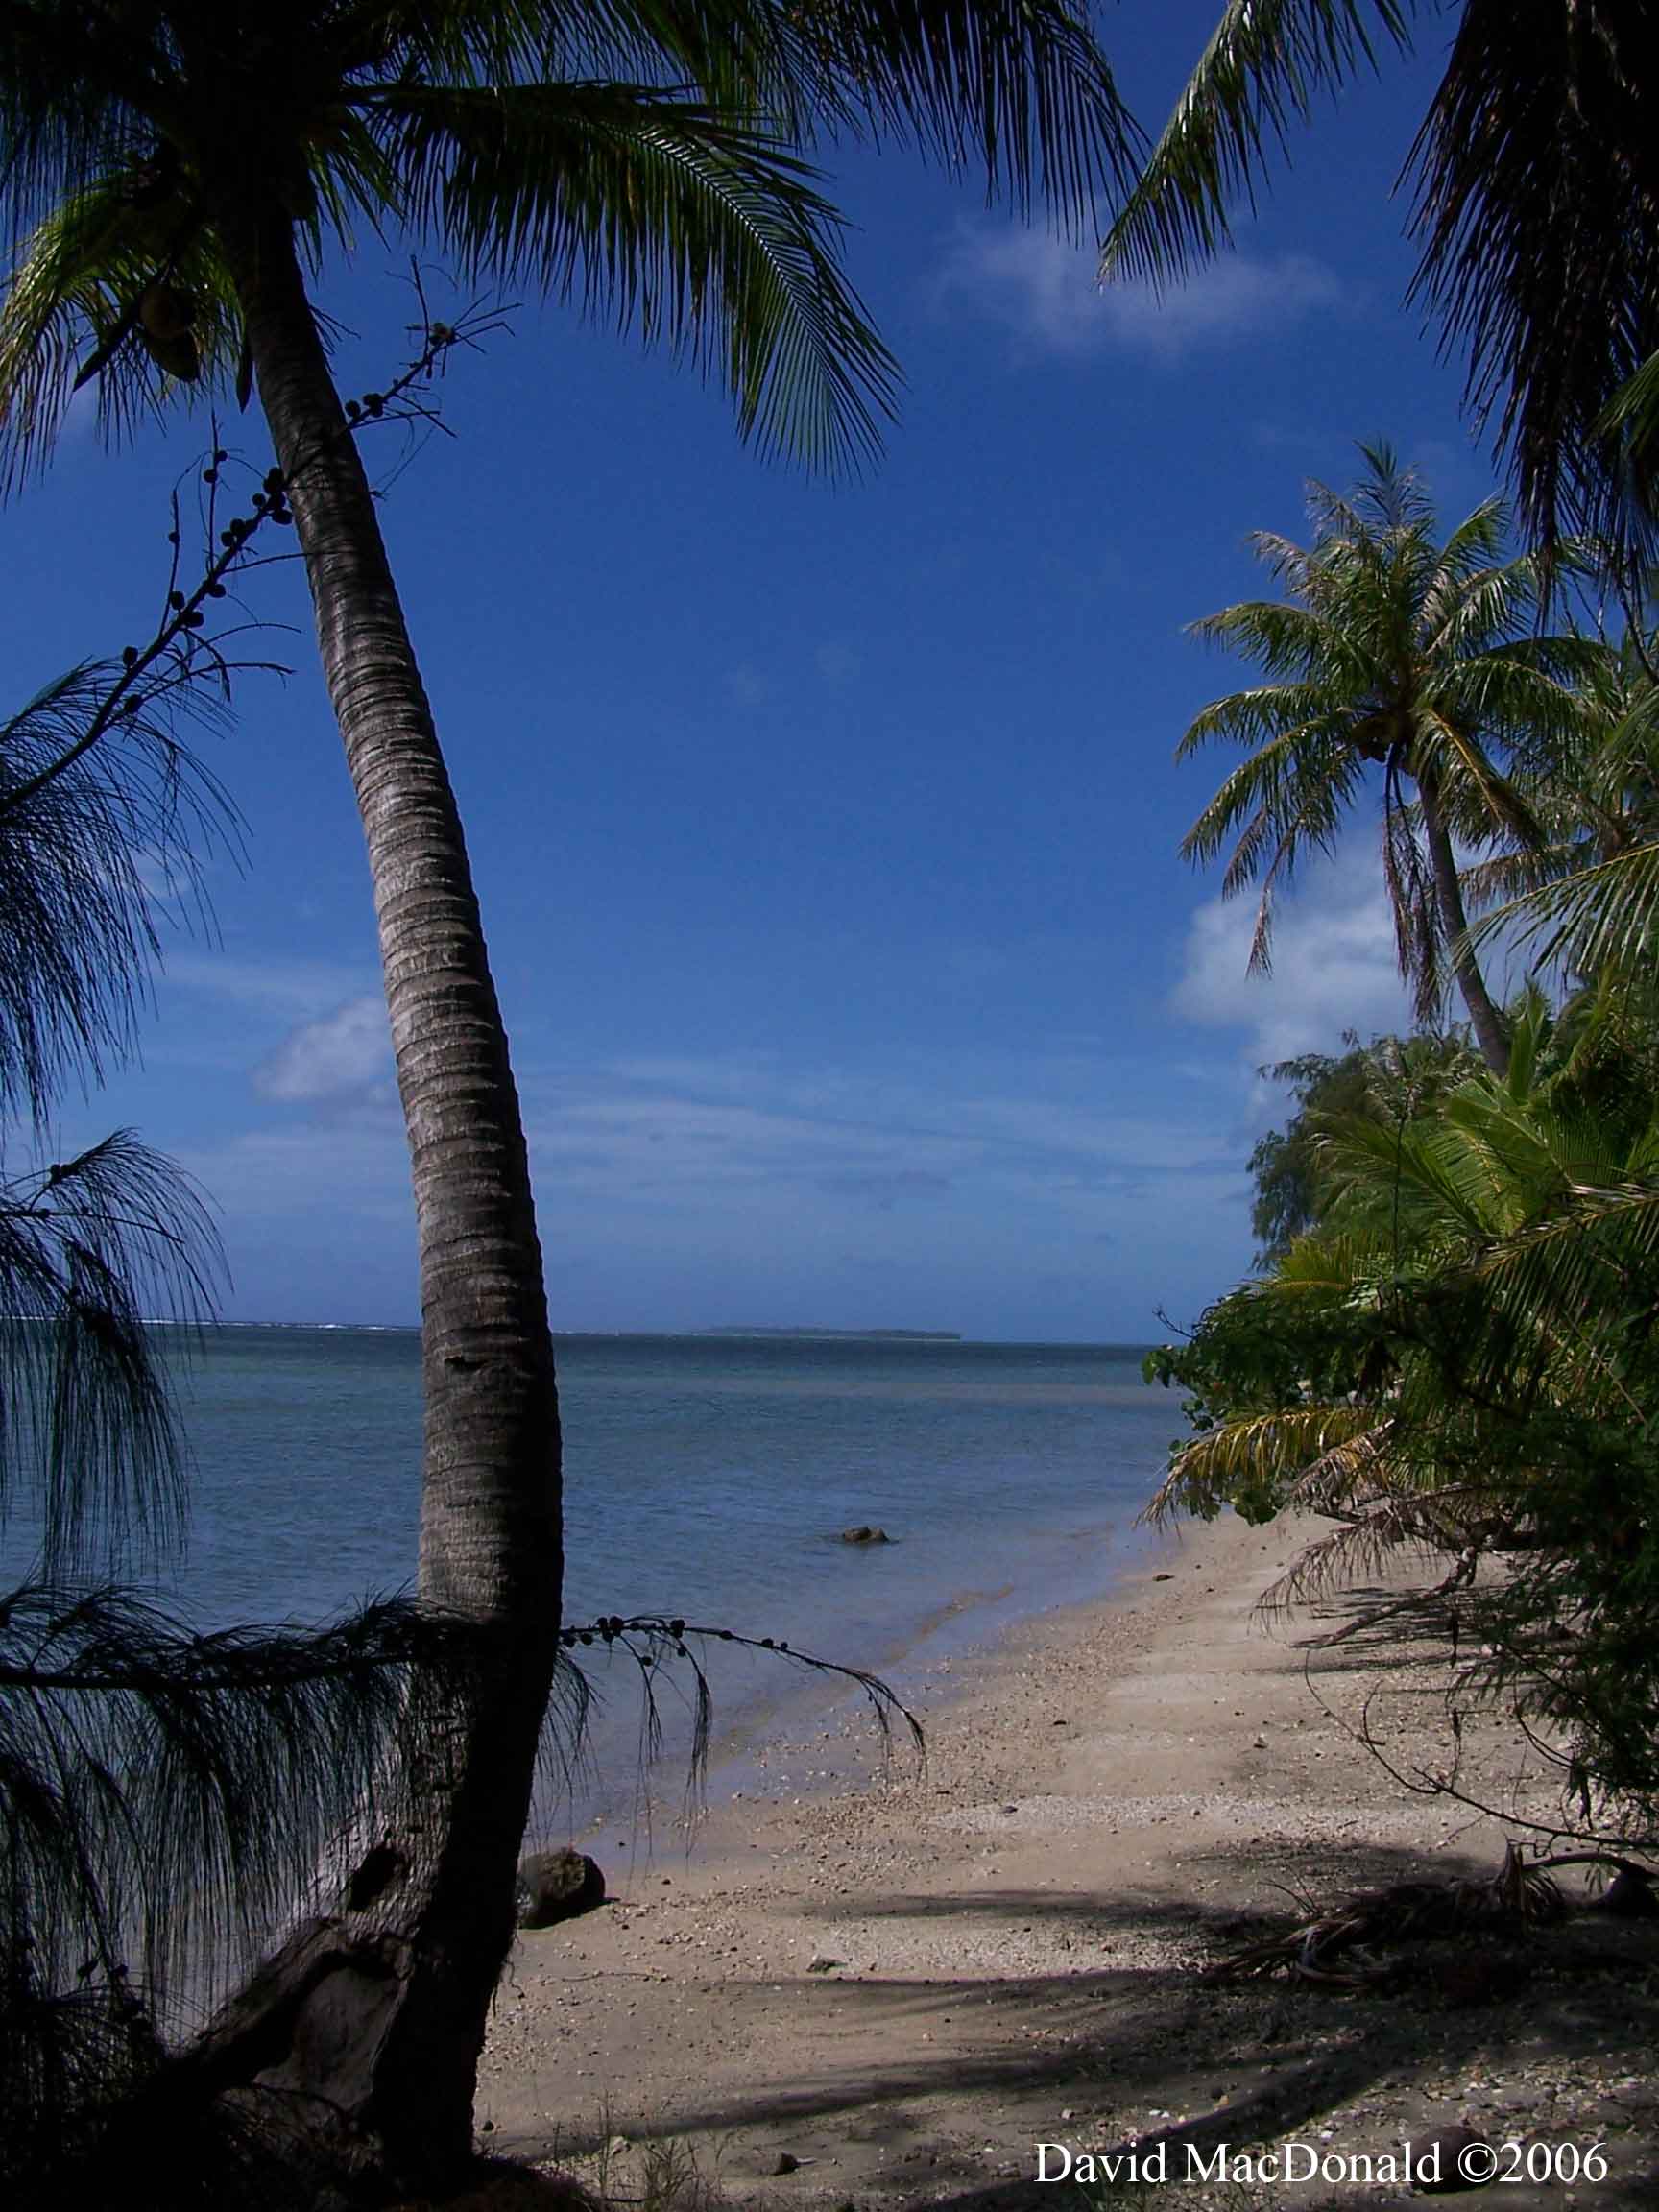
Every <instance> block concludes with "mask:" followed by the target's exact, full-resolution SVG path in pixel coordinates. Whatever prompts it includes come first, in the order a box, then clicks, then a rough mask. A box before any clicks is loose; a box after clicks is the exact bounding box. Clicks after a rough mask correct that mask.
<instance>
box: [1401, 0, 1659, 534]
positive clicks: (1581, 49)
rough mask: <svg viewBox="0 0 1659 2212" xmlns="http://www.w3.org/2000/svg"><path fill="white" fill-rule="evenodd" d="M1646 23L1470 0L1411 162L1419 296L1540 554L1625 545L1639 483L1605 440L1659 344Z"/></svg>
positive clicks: (1656, 194)
mask: <svg viewBox="0 0 1659 2212" xmlns="http://www.w3.org/2000/svg"><path fill="white" fill-rule="evenodd" d="M1650 36H1651V25H1650V23H1649V22H1648V21H1647V10H1646V9H1645V8H1642V7H1630V6H1627V5H1623V0H1587V4H1586V5H1585V6H1583V7H1579V8H1573V9H1562V8H1556V7H1546V6H1530V7H1527V8H1522V9H1518V8H1517V7H1516V6H1515V5H1513V4H1512V0H1466V4H1465V6H1464V7H1463V10H1462V13H1461V18H1460V21H1459V25H1458V30H1457V35H1456V37H1455V41H1454V43H1453V47H1452V52H1451V57H1450V60H1449V61H1448V64H1447V68H1446V73H1445V77H1444V79H1443V80H1442V83H1441V84H1440V88H1439V90H1438V92H1437V93H1436V95H1435V98H1434V102H1433V105H1432V107H1431V109H1430V112H1429V115H1428V118H1427V120H1426V121H1425V123H1424V126H1423V129H1422V132H1421V133H1420V134H1419V137H1418V140H1417V143H1416V146H1415V148H1414V149H1413V154H1412V163H1411V165H1412V170H1413V173H1414V177H1415V191H1416V204H1415V212H1414V217H1413V228H1414V231H1415V234H1416V235H1417V237H1418V238H1419V239H1420V240H1421V241H1422V246H1423V256H1422V262H1421V265H1420V268H1419V271H1418V275H1417V277H1416V279H1415V282H1414V286H1413V292H1414V295H1415V296H1417V297H1420V298H1422V299H1425V300H1427V301H1429V303H1430V304H1431V306H1432V307H1433V308H1434V309H1435V310H1436V311H1437V313H1438V314H1439V316H1440V319H1441V324H1442V326H1443V328H1444V330H1445V332H1446V336H1447V340H1448V342H1449V343H1451V344H1455V345H1457V346H1459V347H1461V348H1462V349H1465V350H1466V351H1467V354H1468V359H1469V397H1470V400H1471V402H1472V404H1473V405H1474V406H1475V407H1476V408H1477V410H1478V411H1479V413H1480V414H1481V415H1483V416H1484V415H1485V414H1487V413H1488V412H1492V411H1495V412H1496V414H1497V418H1498V435H1499V442H1500V445H1501V446H1502V447H1503V448H1505V449H1507V450H1508V451H1510V452H1511V453H1512V454H1513V457H1514V461H1515V465H1516V469H1517V475H1518V479H1519V487H1520V495H1521V501H1522V506H1523V509H1524V512H1525V515H1526V517H1527V523H1528V525H1529V527H1530V528H1531V530H1532V532H1533V534H1534V536H1535V538H1536V539H1537V541H1539V542H1540V543H1541V544H1542V545H1543V547H1544V548H1545V550H1546V552H1547V553H1548V552H1550V551H1551V550H1552V549H1553V548H1554V547H1555V546H1556V545H1557V544H1558V542H1559V541H1560V540H1561V539H1562V537H1563V536H1565V535H1566V534H1567V532H1568V530H1569V529H1570V528H1572V527H1575V526H1589V527H1599V528H1602V529H1611V530H1613V531H1614V532H1615V533H1618V532H1619V531H1621V530H1623V531H1628V530H1629V529H1631V528H1632V527H1635V528H1636V529H1637V530H1638V532H1639V531H1640V527H1641V526H1640V523H1639V522H1638V521H1637V520H1636V517H1635V515H1634V514H1633V512H1632V509H1631V506H1630V500H1629V494H1630V493H1631V492H1634V493H1635V494H1636V505H1637V507H1638V508H1640V506H1641V505H1642V504H1643V503H1645V501H1646V499H1647V496H1648V494H1649V493H1650V490H1651V485H1650V482H1649V472H1648V471H1647V469H1646V464H1643V465H1642V466H1641V467H1638V468H1637V469H1635V470H1634V481H1633V482H1632V480H1631V475H1630V474H1629V473H1627V470H1628V466H1629V460H1630V456H1629V455H1628V454H1626V455H1625V456H1624V457H1623V458H1621V456H1620V455H1619V454H1618V452H1617V449H1616V448H1610V447H1609V445H1608V442H1607V440H1606V438H1605V436H1604V433H1603V430H1602V423H1603V421H1604V418H1605V415H1606V411H1607V410H1608V408H1609V405H1610V403H1612V402H1614V401H1615V399H1616V396H1617V394H1618V393H1619V391H1620V389H1621V388H1622V387H1623V386H1624V385H1626V384H1627V382H1628V381H1629V379H1630V378H1631V377H1632V376H1634V375H1635V374H1636V373H1638V372H1639V370H1640V369H1641V366H1642V364H1643V363H1644V362H1645V361H1646V360H1647V359H1648V358H1649V357H1650V356H1651V355H1652V353H1653V352H1654V350H1655V349H1656V347H1659V304H1656V303H1659V230H1656V228H1655V225H1654V222H1653V211H1654V207H1655V205H1656V204H1659V189H1656V188H1659V167H1656V164H1655V161H1654V157H1653V155H1652V151H1651V148H1652V135H1653V134H1652V129H1651V118H1650V116H1649V115H1648V113H1647V107H1646V99H1647V74H1648V71H1647V62H1648V42H1649V39H1650Z"/></svg>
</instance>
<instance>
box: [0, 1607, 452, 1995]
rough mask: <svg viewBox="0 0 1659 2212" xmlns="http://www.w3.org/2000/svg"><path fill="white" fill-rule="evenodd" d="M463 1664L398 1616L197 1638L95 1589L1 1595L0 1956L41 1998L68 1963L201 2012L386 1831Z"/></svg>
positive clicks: (177, 1623)
mask: <svg viewBox="0 0 1659 2212" xmlns="http://www.w3.org/2000/svg"><path fill="white" fill-rule="evenodd" d="M466 1665H467V1647H466V1641H465V1638H464V1636H463V1635H462V1632H461V1631H460V1630H459V1629H457V1628H451V1627H449V1626H448V1625H446V1624H445V1623H442V1622H439V1621H434V1620H433V1619H431V1618H430V1617H427V1616H424V1615H422V1614H421V1612H420V1611H418V1610H417V1609H416V1608H415V1607H414V1606H412V1605H410V1604H408V1603H405V1602H402V1601H392V1602H384V1603H376V1604H373V1605H371V1606H369V1607H367V1608H366V1609H364V1610H363V1611H361V1612H359V1613H357V1614H355V1615H352V1616H350V1617H349V1618H348V1619H346V1620H343V1621H341V1622H339V1623H334V1624H333V1625H331V1626H329V1627H326V1628H323V1629H319V1630H315V1631H305V1630H298V1629H294V1630H289V1629H253V1628H238V1629H229V1630H224V1631H220V1632H218V1633H215V1634H199V1633H197V1632H195V1631H194V1630H193V1629H192V1628H191V1627H190V1625H189V1624H188V1623H186V1622H184V1621H182V1620H180V1619H179V1618H178V1617H176V1616H175V1615H172V1614H170V1613H168V1612H166V1611H165V1610H164V1609H162V1608H160V1607H157V1606H156V1605H153V1604H149V1603H146V1602H144V1601H143V1600H141V1599H136V1598H134V1597H132V1596H131V1595H128V1594H126V1593H123V1592H120V1591H117V1590H114V1589H110V1588H102V1587H100V1588H92V1589H84V1588H75V1587H66V1586H62V1585H56V1584H53V1583H51V1582H47V1581H39V1582H31V1583H26V1584H23V1585H20V1586H19V1587H17V1588H15V1589H13V1590H12V1591H10V1592H9V1593H7V1594H6V1595H5V1596H4V1598H3V1599H0V1820H3V1823H4V1827H5V1832H6V1834H7V1836H8V1839H9V1844H8V1853H9V1856H8V1863H7V1879H6V1883H5V1885H4V1890H3V1893H0V1950H3V1951H4V1952H5V1954H6V1956H7V1958H8V1959H9V1960H16V1959H17V1957H18V1955H19V1953H20V1951H23V1950H26V1951H27V1955H28V1958H29V1961H30V1969H31V1974H32V1976H33V1978H34V1979H35V1981H36V1984H37V1985H41V1986H44V1987H48V1988H59V1989H68V1988H73V1987H74V1986H75V1984H76V1981H77V1978H78V1975H80V1973H81V1971H82V1969H83V1968H84V1967H85V1968H88V1969H89V1970H90V1971H92V1972H95V1973H96V1974H97V1975H98V1977H99V1979H100V1981H101V1982H102V1983H104V1984H108V1983H109V1982H111V1981H121V1980H130V1981H131V1984H132V1986H133V1987H134V1989H137V1988H142V1989H143V1990H144V1991H145V1992H146V1999H147V2002H155V2001H157V2000H159V1999H161V1998H162V1997H164V1995H165V1992H166V1991H167V1990H168V1989H169V1988H170V1987H179V1986H180V1984H183V1985H184V1986H185V1987H186V1988H188V1989H189V1990H190V1991H191V1992H192V1993H193V1995H194V1998H195V2000H196V2001H197V2002H200V2001H201V1999H202V1998H203V1997H204V1996H205V1995H206V1994H207V1993H208V1991H209V1988H210V1986H211V1983H212V1980H213V1979H215V1978H217V1977H218V1976H221V1975H223V1974H224V1973H226V1972H227V1971H228V1970H230V1969H232V1968H233V1967H234V1966H236V1965H239V1964H245V1963H246V1962H247V1960H248V1958H249V1956H250V1953H251V1951H252V1949H253V1947H254V1946H256V1945H257V1943H258V1941H259V1939H260V1937H261V1936H263V1935H268V1934H269V1932H270V1930H271V1927H272V1924H273V1922H274V1920H275V1918H276V1916H277V1915H279V1914H283V1913H286V1912H288V1911H291V1910H292V1909H293V1904H294V1900H295V1897H296V1896H297V1895H298V1894H301V1893H302V1892H303V1890H304V1888H305V1887H306V1885H307V1883H308V1881H309V1880H310V1879H312V1878H313V1877H315V1876H318V1875H319V1874H321V1875H322V1876H323V1877H324V1878H325V1879H326V1870H327V1864H328V1852H329V1847H330V1846H331V1845H334V1844H337V1843H338V1842H339V1841H340V1840H341V1839H342V1838H343V1836H344V1835H345V1834H346V1832H347V1830H348V1828H349V1827H353V1828H354V1829H356V1830H358V1831H360V1830H361V1829H362V1827H363V1826H364V1824H365V1822H369V1823H371V1824H372V1823H373V1820H374V1818H375V1817H376V1816H377V1815H379V1816H387V1815H389V1814H390V1811H391V1809H392V1797H391V1795H390V1794H389V1793H394V1792H396V1791H397V1788H398V1787H399V1786H400V1775H401V1773H402V1772H403V1770H404V1769H405V1767H406V1766H407V1760H408V1754H409V1753H411V1752H413V1751H414V1750H415V1749H416V1747H417V1746H419V1747H420V1748H421V1752H422V1754H423V1755H424V1756H426V1757H431V1756H433V1755H434V1752H435V1749H436V1746H437V1745H438V1744H439V1743H441V1742H442V1737H443V1730H442V1719H443V1714H444V1712H445V1708H446V1703H447V1701H448V1700H449V1699H450V1698H451V1697H452V1696H453V1695H455V1692H456V1688H457V1685H458V1684H459V1683H460V1682H461V1681H462V1680H463V1679H464V1678H465V1673H466ZM395 1743H397V1744H401V1745H402V1746H403V1753H404V1756H403V1757H400V1758H398V1757H392V1756H389V1752H390V1748H391V1746H393V1745H394V1744H395ZM180 1993H183V1991H182V1990H181V1992H180Z"/></svg>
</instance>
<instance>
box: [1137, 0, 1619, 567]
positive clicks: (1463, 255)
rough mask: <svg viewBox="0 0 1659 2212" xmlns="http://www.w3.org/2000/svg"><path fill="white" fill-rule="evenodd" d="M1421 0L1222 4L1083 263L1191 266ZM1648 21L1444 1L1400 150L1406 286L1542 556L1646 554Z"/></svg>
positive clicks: (1160, 277) (1517, 2) (1171, 270)
mask: <svg viewBox="0 0 1659 2212" xmlns="http://www.w3.org/2000/svg"><path fill="white" fill-rule="evenodd" d="M1424 12H1430V11H1427V10H1425V9H1424V8H1423V7H1422V6H1421V0H1228V4H1227V5H1226V6H1225V7H1224V8H1223V9H1222V11H1221V14H1220V17H1219V20H1218V22H1217V25H1216V28H1215V31H1214V36H1212V38H1211V40H1210V42H1209V44H1208V46H1207V47H1206V49H1205V51H1204V53H1203V55H1202V57H1201V58H1200V60H1199V61H1198V63H1197V66H1196V67H1195V69H1194V71H1193V74H1192V76H1191V78H1190V81H1189V83H1188V84H1187V86H1186V89H1185V90H1184V91H1183V93H1182V95H1181V98H1180V100H1179V101H1178V102H1177V104H1176V107H1175V109H1174V112H1173V114H1172V115H1171V117H1170V119H1169V122H1168V124H1167V126H1166V129H1165V131H1164V132H1163V134H1162V136H1161V137H1160V139H1159V141H1158V143H1157V145H1156V147H1155V149H1154V150H1153V153H1152V155H1151V157H1150V159H1149V160H1148V161H1147V163H1146V165H1145V167H1144V170H1143V171H1142V178H1141V181H1140V183H1139V185H1138V187H1137V189H1136V191H1135V192H1134V194H1133V195H1132V196H1131V198H1130V200H1129V201H1128V203H1127V204H1126V206H1125V207H1124V209H1123V211H1122V213H1121V214H1120V216H1119V218H1118V221H1117V223H1116V224H1115V226H1114V228H1113V229H1112V231H1111V232H1110V234H1109V236H1108V238H1107V240H1106V245H1105V249H1104V257H1103V273H1104V274H1105V275H1107V276H1141V277H1144V278H1147V279H1149V280H1150V281H1152V282H1153V283H1156V284H1162V283H1166V282H1169V281H1171V280H1177V279H1179V278H1180V277H1182V276H1185V275H1186V274H1187V273H1188V272H1189V271H1190V270H1191V269H1192V268H1193V267H1194V266H1195V265H1197V264H1198V263H1200V262H1202V261H1204V260H1207V259H1208V258H1210V256H1211V255H1212V254H1214V252H1216V251H1217V249H1218V248H1220V247H1221V246H1223V245H1224V244H1226V243H1227V242H1228V239H1229V235H1230V213H1231V210H1232V208H1233V207H1234V206H1235V205H1236V204H1238V202H1240V201H1243V202H1245V203H1246V204H1248V203H1249V202H1250V201H1251V199H1252V197H1253V194H1254V192H1255V190H1256V187H1257V185H1258V184H1259V182H1260V181H1261V179H1262V174H1263V171H1264V170H1265V168H1266V165H1267V162H1268V160H1269V159H1270V157H1271V155H1272V153H1273V152H1274V151H1275V150H1277V149H1279V148H1282V147H1283V145H1284V143H1285V140H1286V135H1287V132H1288V127H1289V125H1290V124H1291V122H1292V121H1298V122H1306V121H1307V120H1308V118H1309V117H1310V115H1311V113H1312V111H1313V108H1314V106H1315V104H1316V102H1317V101H1318V100H1319V98H1320V96H1321V94H1323V93H1326V92H1331V91H1334V90H1335V89H1337V88H1338V87H1340V85H1342V84H1344V83H1345V82H1347V81H1348V80H1349V79H1351V78H1353V77H1355V76H1357V75H1358V74H1360V73H1361V72H1363V71H1367V70H1371V69H1375V68H1376V67H1378V65H1379V63H1380V61H1381V60H1382V59H1383V56H1384V55H1385V54H1386V53H1387V52H1388V50H1390V49H1396V50H1398V49H1400V48H1403V47H1404V46H1405V45H1406V44H1407V41H1408V38H1409V35H1410V29H1411V24H1412V20H1413V18H1414V17H1415V16H1416V15H1418V14H1420V13H1424ZM1653 35H1654V23H1653V9H1652V6H1651V0H1463V5H1462V9H1461V13H1460V17H1459V20H1458V25H1457V30H1456V35H1455V38H1454V40H1453V43H1452V47H1451V51H1450V54H1449V56H1448V59H1447V64H1446V71H1445V75H1444V76H1443V78H1442V79H1441V82H1440V84H1439V87H1438V89H1437V91H1436V92H1435V95H1434V98H1433V101H1432V103H1431V106H1430V108H1429V112H1428V114H1427V116H1426V117H1425V118H1424V120H1423V122H1422V124H1421V127H1420V128H1419V130H1418V132H1417V136H1416V139H1415V142H1414V144H1413V146H1412V148H1411V152H1410V155H1409V157H1408V159H1407V177H1408V179H1409V180H1410V182H1411V184H1412V186H1413V189H1414V193H1415V208H1414V214H1413V221H1412V230H1413V235H1414V236H1415V238H1416V239H1417V240H1418V242H1419V244H1420V246H1421V249H1422V258H1421V261H1420V264H1419V267H1418V271H1417V275H1416V278H1415V281H1414V286H1413V291H1414V294H1415V295H1416V296H1420V297H1421V298H1422V299H1423V300H1424V301H1426V302H1427V303H1428V304H1429V305H1430V306H1431V308H1432V309H1433V310H1434V311H1435V312H1436V313H1437V315H1438V317H1439V320H1440V325H1441V328H1442V330H1443V332H1444V334H1445V337H1446V341H1447V343H1448V344H1449V345H1451V346H1455V347H1458V348H1460V349H1463V350H1464V352H1465V354H1466V358H1467V360H1468V364H1469V381H1468V397H1469V399H1470V402H1471V404H1472V405H1473V407H1474V409H1475V411H1476V413H1477V415H1478V416H1479V418H1480V419H1481V420H1482V421H1484V420H1485V419H1486V418H1487V417H1488V415H1489V414H1492V413H1495V414H1496V417H1497V422H1498V436H1499V445H1500V446H1501V448H1503V449H1504V450H1506V451H1507V452H1508V453H1509V454H1510V455H1511V457H1512V459H1513V461H1514V464H1515V469H1516V473H1517V479H1518V483H1519V488H1520V494H1521V502H1522V508H1523V512H1524V514H1525V516H1526V518H1527V525H1528V528H1529V530H1530V532H1531V533H1532V535H1533V537H1534V539H1535V540H1536V541H1537V542H1539V543H1540V544H1542V545H1543V546H1544V547H1545V549H1546V550H1547V551H1548V550H1551V549H1552V548H1553V547H1554V545H1555V543H1556V541H1557V540H1558V539H1559V538H1560V537H1562V536H1563V535H1565V534H1566V533H1568V532H1569V531H1572V530H1585V529H1596V530H1599V531H1602V532H1606V533H1608V534H1610V535H1613V536H1617V537H1618V538H1620V539H1622V540H1623V541H1624V542H1625V543H1626V544H1627V545H1632V546H1634V547H1635V548H1636V549H1637V550H1638V551H1639V552H1640V551H1641V550H1642V549H1643V548H1644V547H1645V548H1646V549H1647V552H1648V554H1649V555H1650V553H1651V531H1652V527H1653V523H1654V519H1655V515H1656V511H1659V129H1656V128H1655V119H1654V112H1653V104H1652V69H1651V47H1652V39H1653ZM1638 377H1639V381H1637V382H1635V383H1634V384H1632V383H1631V380H1632V379H1637V378H1638ZM1622 394H1623V404H1621V403H1620V400H1621V395H1622Z"/></svg>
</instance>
